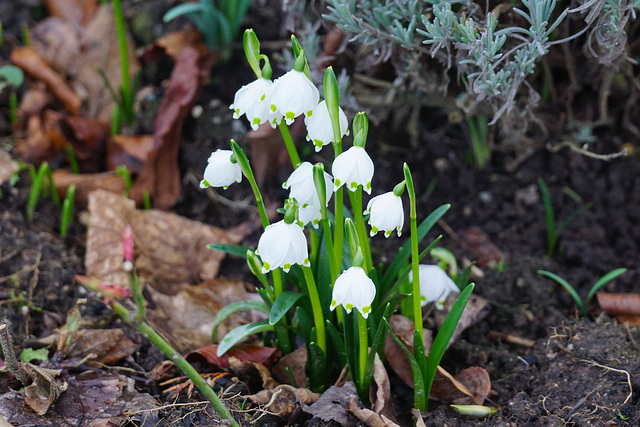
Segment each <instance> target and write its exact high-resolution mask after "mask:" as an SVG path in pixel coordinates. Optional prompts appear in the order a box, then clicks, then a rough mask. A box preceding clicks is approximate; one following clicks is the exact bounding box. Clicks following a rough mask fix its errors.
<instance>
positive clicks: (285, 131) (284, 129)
mask: <svg viewBox="0 0 640 427" xmlns="http://www.w3.org/2000/svg"><path fill="white" fill-rule="evenodd" d="M278 128H279V129H280V133H281V134H282V139H283V140H284V145H285V146H286V147H287V152H288V153H289V157H290V158H291V164H292V165H293V168H294V169H295V168H297V167H298V165H299V164H300V163H301V161H300V156H299V155H298V149H297V148H296V144H295V143H294V142H293V138H292V137H291V132H289V127H288V126H287V124H286V123H285V121H284V119H282V120H281V121H280V124H278Z"/></svg>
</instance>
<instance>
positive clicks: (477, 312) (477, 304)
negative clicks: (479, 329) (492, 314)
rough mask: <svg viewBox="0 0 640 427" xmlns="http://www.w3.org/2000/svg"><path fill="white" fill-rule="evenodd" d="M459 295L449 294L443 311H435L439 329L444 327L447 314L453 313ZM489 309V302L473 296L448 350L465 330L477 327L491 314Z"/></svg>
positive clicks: (468, 302)
mask: <svg viewBox="0 0 640 427" xmlns="http://www.w3.org/2000/svg"><path fill="white" fill-rule="evenodd" d="M459 295H460V294H457V293H456V294H453V293H452V294H449V296H448V297H447V299H446V300H445V302H444V306H443V308H442V310H435V314H434V316H435V320H436V324H437V325H438V328H440V327H442V323H443V322H444V320H445V319H446V317H447V314H449V312H450V311H451V308H452V307H453V304H455V302H456V300H457V299H458V296H459ZM489 309H490V306H489V301H487V300H486V299H484V298H482V297H481V296H478V295H471V296H470V297H469V301H467V305H466V306H465V308H464V311H463V312H462V316H461V317H460V320H459V321H458V324H457V325H456V330H455V331H454V332H453V335H452V336H451V340H450V341H449V344H448V345H447V348H448V347H450V346H451V345H452V344H453V343H455V342H456V341H457V340H458V337H459V336H460V334H461V333H462V332H463V331H464V330H465V329H467V328H468V327H470V326H473V325H475V324H476V323H478V322H479V321H480V320H482V319H483V318H484V317H485V316H486V315H487V314H489Z"/></svg>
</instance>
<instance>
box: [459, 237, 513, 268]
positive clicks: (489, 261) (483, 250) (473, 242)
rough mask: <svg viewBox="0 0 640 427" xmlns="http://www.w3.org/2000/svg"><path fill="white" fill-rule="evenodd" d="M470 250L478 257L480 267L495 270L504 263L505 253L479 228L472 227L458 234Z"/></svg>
mask: <svg viewBox="0 0 640 427" xmlns="http://www.w3.org/2000/svg"><path fill="white" fill-rule="evenodd" d="M458 234H459V235H460V237H461V238H462V240H464V242H465V243H466V244H467V246H468V247H469V249H470V250H471V251H472V252H473V253H474V254H475V255H476V257H477V259H478V265H479V266H480V267H490V268H494V267H496V266H497V265H498V264H500V262H501V261H504V257H505V255H504V253H503V252H502V251H501V250H500V248H498V247H497V246H496V245H495V244H494V243H493V242H492V241H491V239H490V238H489V236H488V235H487V233H485V232H484V231H483V230H482V229H480V228H478V227H471V228H467V229H465V230H462V231H461V232H459V233H458Z"/></svg>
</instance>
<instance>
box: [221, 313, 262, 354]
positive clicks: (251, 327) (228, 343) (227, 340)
mask: <svg viewBox="0 0 640 427" xmlns="http://www.w3.org/2000/svg"><path fill="white" fill-rule="evenodd" d="M267 331H273V325H270V324H269V322H267V321H266V320H263V321H262V322H256V323H249V324H248V325H242V326H238V327H237V328H235V329H234V330H232V331H229V333H228V334H227V335H225V336H224V338H223V339H222V341H220V344H219V345H218V356H222V355H223V354H225V353H226V352H227V351H229V350H231V348H232V347H233V346H234V345H236V344H237V343H238V342H239V341H241V340H243V339H244V338H246V337H248V336H249V335H253V334H258V333H260V332H267Z"/></svg>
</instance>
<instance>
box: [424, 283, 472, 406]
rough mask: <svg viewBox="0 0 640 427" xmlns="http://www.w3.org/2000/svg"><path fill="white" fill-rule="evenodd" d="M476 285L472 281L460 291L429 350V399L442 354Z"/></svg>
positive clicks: (425, 376)
mask: <svg viewBox="0 0 640 427" xmlns="http://www.w3.org/2000/svg"><path fill="white" fill-rule="evenodd" d="M474 287H475V285H474V284H473V283H470V284H469V285H468V286H467V287H466V288H464V290H463V291H462V292H461V293H460V296H459V297H458V299H457V300H456V302H455V304H453V307H451V311H450V312H449V314H447V317H446V318H445V319H444V322H443V323H442V326H441V327H440V330H439V331H438V334H437V335H436V337H435V339H434V340H433V344H432V345H431V351H429V357H427V365H426V372H425V375H424V381H425V385H426V387H427V389H426V390H427V391H426V395H427V400H428V399H429V393H431V385H432V384H433V378H434V377H435V375H436V370H437V369H438V365H439V364H440V361H441V360H442V356H444V352H445V350H446V349H447V346H448V345H449V341H451V337H452V336H453V333H454V331H455V330H456V326H457V325H458V322H459V321H460V317H461V316H462V313H463V312H464V308H465V306H466V305H467V301H469V297H470V296H471V293H472V292H473V288H474Z"/></svg>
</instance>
